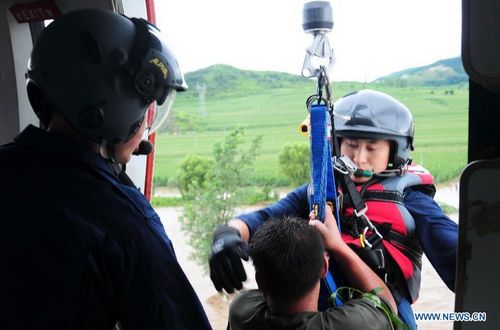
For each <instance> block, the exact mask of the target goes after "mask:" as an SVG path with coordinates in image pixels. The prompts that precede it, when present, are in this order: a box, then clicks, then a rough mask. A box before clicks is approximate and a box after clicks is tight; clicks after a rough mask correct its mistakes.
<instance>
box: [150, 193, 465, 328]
mask: <svg viewBox="0 0 500 330" xmlns="http://www.w3.org/2000/svg"><path fill="white" fill-rule="evenodd" d="M436 200H438V201H439V202H443V203H446V204H448V205H451V206H454V207H455V208H457V209H458V185H457V184H451V185H448V186H442V187H438V192H437V194H436ZM253 208H254V209H255V208H256V207H253ZM246 210H248V211H249V210H251V208H249V209H246ZM246 210H245V211H246ZM157 212H158V213H159V215H160V217H161V219H162V222H163V225H164V227H165V230H166V232H167V234H168V236H169V237H170V239H171V240H172V243H173V245H174V248H175V252H176V255H177V259H178V261H179V264H180V265H181V267H182V268H183V270H184V272H185V273H186V276H187V277H188V278H189V281H190V282H191V284H192V286H193V287H194V289H195V291H196V293H197V294H198V297H199V298H200V301H201V303H202V304H203V307H204V308H205V311H206V313H207V316H208V319H209V320H210V323H211V324H212V327H213V328H214V330H223V329H226V325H227V313H228V305H229V302H230V300H231V298H232V297H227V296H222V295H220V294H218V293H217V291H216V290H215V289H214V287H213V285H212V282H211V281H210V277H209V276H208V275H207V274H205V273H204V272H203V269H202V268H201V267H200V266H199V265H197V264H196V263H194V262H193V261H192V260H190V259H189V254H190V253H191V251H192V249H191V247H190V246H189V245H188V244H187V239H186V238H185V236H184V234H183V232H182V231H181V229H180V225H179V222H178V217H179V215H180V214H182V208H158V209H157ZM450 217H451V218H452V219H453V220H454V221H456V222H457V221H458V216H457V215H451V216H450ZM245 268H246V271H247V276H248V277H249V279H248V280H247V282H246V283H245V288H256V283H255V279H254V278H253V266H252V264H251V262H247V263H245ZM454 299H455V295H454V293H453V292H451V291H450V290H449V289H448V288H447V287H446V285H445V284H444V283H443V281H442V280H441V279H440V278H439V275H437V273H436V271H435V270H434V268H432V265H431V264H430V263H429V261H428V260H427V258H425V256H424V259H423V267H422V287H421V291H420V297H419V299H418V301H417V302H416V303H415V304H414V305H413V309H414V311H415V312H433V313H435V312H446V313H449V312H453V310H454ZM417 325H418V328H419V329H424V330H427V329H429V330H438V329H439V330H443V329H453V323H452V322H451V321H417Z"/></svg>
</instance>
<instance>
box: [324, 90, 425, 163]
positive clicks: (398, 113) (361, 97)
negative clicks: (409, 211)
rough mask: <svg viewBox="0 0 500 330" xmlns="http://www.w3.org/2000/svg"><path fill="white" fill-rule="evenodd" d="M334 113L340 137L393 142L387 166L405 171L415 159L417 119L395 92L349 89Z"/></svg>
mask: <svg viewBox="0 0 500 330" xmlns="http://www.w3.org/2000/svg"><path fill="white" fill-rule="evenodd" d="M334 114H335V131H336V133H337V136H338V137H339V138H342V137H348V138H358V139H374V140H379V139H382V140H388V141H390V142H391V155H390V156H389V166H388V168H387V170H397V171H398V172H400V173H402V172H403V171H404V169H405V168H406V166H407V165H408V164H410V163H411V155H410V153H411V151H412V150H413V149H414V148H413V137H414V135H415V122H414V120H413V115H412V114H411V112H410V110H409V109H408V108H407V107H406V106H405V105H404V104H402V103H401V102H399V101H398V100H396V99H395V98H393V97H392V96H389V95H387V94H384V93H381V92H378V91H374V90H370V89H364V90H360V91H357V92H353V93H349V94H347V95H345V96H343V97H342V98H341V99H339V100H338V101H336V102H335V104H334Z"/></svg>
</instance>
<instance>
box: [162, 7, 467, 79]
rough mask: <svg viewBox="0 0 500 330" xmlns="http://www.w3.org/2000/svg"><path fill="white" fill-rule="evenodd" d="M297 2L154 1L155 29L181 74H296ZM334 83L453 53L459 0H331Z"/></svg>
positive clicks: (301, 40) (300, 41) (305, 37)
mask: <svg viewBox="0 0 500 330" xmlns="http://www.w3.org/2000/svg"><path fill="white" fill-rule="evenodd" d="M305 2H306V1H303V0H182V1H179V0H177V1H176V0H160V1H157V2H156V16H157V21H158V24H157V25H158V27H159V28H160V29H161V30H162V31H163V32H164V34H165V36H166V39H167V42H168V44H169V45H170V46H171V48H172V50H173V51H174V53H175V54H176V56H177V58H178V60H179V63H180V65H181V68H182V70H183V71H184V73H186V72H190V71H194V70H197V69H200V68H204V67H207V66H210V65H213V64H229V65H232V66H235V67H238V68H241V69H250V70H272V71H281V72H289V73H294V74H300V72H301V70H302V64H303V61H304V56H305V49H306V48H308V47H309V46H310V45H311V43H312V41H313V37H312V35H310V34H306V33H304V32H303V30H302V8H303V5H304V3H305ZM330 3H331V5H332V8H333V19H334V27H333V31H332V32H331V33H329V34H328V38H329V40H330V43H331V45H332V46H333V49H334V52H335V59H336V60H335V66H334V68H333V70H332V72H331V77H332V79H333V80H336V81H344V80H354V81H372V80H374V79H376V78H378V77H380V76H383V75H386V74H389V73H392V72H395V71H399V70H403V69H407V68H410V67H416V66H422V65H427V64H431V63H433V62H435V61H437V60H440V59H445V58H450V57H455V56H460V42H461V41H460V40H461V0H331V1H330Z"/></svg>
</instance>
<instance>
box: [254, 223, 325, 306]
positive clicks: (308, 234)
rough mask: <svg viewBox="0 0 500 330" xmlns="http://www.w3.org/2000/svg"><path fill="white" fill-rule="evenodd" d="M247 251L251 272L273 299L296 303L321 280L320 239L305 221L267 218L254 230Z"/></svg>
mask: <svg viewBox="0 0 500 330" xmlns="http://www.w3.org/2000/svg"><path fill="white" fill-rule="evenodd" d="M249 248H250V257H251V258H252V260H253V264H254V266H255V270H256V271H257V272H259V273H260V275H261V276H262V279H263V280H264V281H265V282H266V287H267V289H268V291H269V294H270V296H271V297H272V298H273V299H274V300H277V301H280V302H290V301H293V300H296V299H298V298H300V297H302V296H303V295H304V294H305V293H306V292H308V291H309V290H310V289H312V288H313V287H314V285H315V284H316V283H317V282H318V280H319V279H320V278H321V269H322V267H323V253H324V251H325V247H324V244H323V239H322V238H321V235H320V234H319V233H318V232H317V231H316V230H314V228H312V227H311V226H309V225H308V224H307V221H306V220H303V219H298V218H280V219H278V218H276V219H271V220H269V221H267V222H266V223H264V224H263V225H262V226H261V227H260V228H259V230H257V232H256V233H255V235H254V236H253V237H252V239H251V240H250V245H249Z"/></svg>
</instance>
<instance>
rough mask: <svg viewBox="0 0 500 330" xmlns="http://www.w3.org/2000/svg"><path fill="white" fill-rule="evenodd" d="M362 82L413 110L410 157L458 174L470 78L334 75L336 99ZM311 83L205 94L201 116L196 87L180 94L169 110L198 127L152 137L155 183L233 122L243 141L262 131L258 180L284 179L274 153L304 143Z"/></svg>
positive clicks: (444, 176) (205, 151) (442, 175)
mask: <svg viewBox="0 0 500 330" xmlns="http://www.w3.org/2000/svg"><path fill="white" fill-rule="evenodd" d="M362 88H371V89H376V90H379V91H382V92H386V93H388V94H390V95H393V96H394V97H396V98H397V99H399V100H400V101H401V102H403V103H404V104H406V105H407V106H408V107H409V108H410V110H411V111H412V112H413V114H414V117H415V123H416V138H415V151H414V152H413V159H414V161H415V162H416V163H420V164H422V165H424V166H425V167H426V168H428V169H429V170H430V171H431V172H432V173H433V174H434V176H435V178H436V180H437V181H438V182H443V181H447V180H450V179H453V178H455V177H457V176H458V175H459V174H460V171H461V170H462V169H463V168H464V166H465V165H466V161H467V127H468V126H467V108H468V86H467V85H454V86H444V87H406V88H398V87H387V86H384V85H379V84H374V83H372V84H363V83H349V82H341V83H335V82H334V83H333V90H334V100H336V99H338V98H340V97H341V96H342V95H344V94H346V93H348V92H350V91H354V90H358V89H362ZM314 90H315V87H314V83H313V82H312V81H303V82H299V83H296V84H291V85H290V86H285V87H279V88H269V89H264V90H262V91H259V92H258V93H252V94H251V95H244V94H242V93H238V94H235V95H234V96H231V95H225V96H224V97H222V96H217V95H214V96H211V95H210V94H209V93H207V97H206V105H205V108H206V115H199V104H198V99H197V98H196V97H193V94H186V95H183V94H179V95H178V96H177V100H176V101H175V104H174V110H173V111H175V113H177V114H189V115H191V116H192V118H194V120H195V121H197V122H198V124H199V127H200V128H199V129H197V130H196V131H194V132H185V131H184V132H183V131H180V132H177V133H176V134H171V133H160V134H159V135H158V136H157V142H156V161H155V172H154V173H155V174H154V181H155V184H157V185H164V184H165V182H168V185H169V186H171V185H175V181H176V177H177V174H178V169H179V164H180V163H181V162H182V160H183V159H184V158H185V157H186V156H188V155H193V154H196V155H201V156H207V157H210V156H211V152H212V145H213V144H214V143H216V142H219V141H222V139H223V137H224V136H225V134H226V133H227V132H228V131H230V130H232V129H234V128H236V127H243V128H244V129H245V140H246V142H247V143H249V142H250V140H251V139H252V138H253V137H255V136H257V135H262V136H263V142H262V147H261V150H260V153H259V156H258V158H257V160H256V165H255V180H256V182H258V183H260V184H262V183H264V182H268V183H271V184H274V185H280V184H282V182H283V175H282V174H281V173H280V170H279V166H278V155H279V153H280V152H281V150H282V148H283V145H285V144H287V143H298V142H303V143H307V142H308V139H307V137H304V136H303V135H300V134H299V133H298V129H297V128H298V125H299V123H300V122H301V121H302V120H303V119H304V118H305V117H306V115H307V110H306V108H305V100H306V98H307V97H308V96H309V95H311V94H313V93H314ZM242 95H243V96H242Z"/></svg>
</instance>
